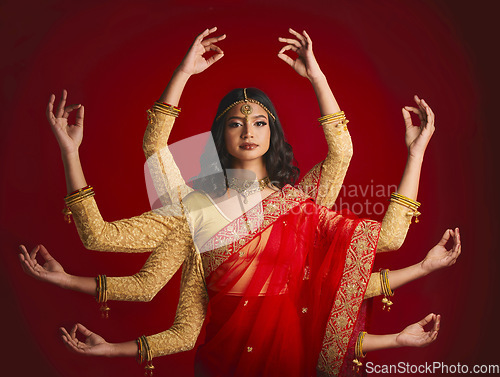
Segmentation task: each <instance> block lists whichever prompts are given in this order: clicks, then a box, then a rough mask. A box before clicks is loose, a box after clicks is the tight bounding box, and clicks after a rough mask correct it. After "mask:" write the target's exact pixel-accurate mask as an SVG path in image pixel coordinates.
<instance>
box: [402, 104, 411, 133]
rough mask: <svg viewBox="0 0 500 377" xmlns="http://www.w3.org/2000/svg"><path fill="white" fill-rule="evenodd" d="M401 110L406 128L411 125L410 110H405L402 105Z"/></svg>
mask: <svg viewBox="0 0 500 377" xmlns="http://www.w3.org/2000/svg"><path fill="white" fill-rule="evenodd" d="M401 112H402V113H403V119H404V121H405V126H406V128H410V127H413V123H412V121H411V115H410V112H409V111H408V110H406V109H405V108H404V107H403V108H402V109H401Z"/></svg>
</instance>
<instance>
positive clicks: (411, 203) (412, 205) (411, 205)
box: [389, 192, 421, 223]
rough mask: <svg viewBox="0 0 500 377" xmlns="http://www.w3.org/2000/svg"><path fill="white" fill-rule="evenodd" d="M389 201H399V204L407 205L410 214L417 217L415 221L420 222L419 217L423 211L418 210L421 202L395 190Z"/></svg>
mask: <svg viewBox="0 0 500 377" xmlns="http://www.w3.org/2000/svg"><path fill="white" fill-rule="evenodd" d="M389 201H391V202H393V203H397V204H399V205H402V206H403V207H406V208H408V209H409V210H410V212H408V213H407V215H408V216H411V217H415V223H418V222H419V219H418V217H419V216H420V215H421V213H420V212H419V211H418V207H420V203H419V202H417V201H415V200H413V199H410V198H407V197H406V196H404V195H401V194H398V193H397V192H393V193H392V194H391V198H390V199H389Z"/></svg>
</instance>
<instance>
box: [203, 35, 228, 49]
mask: <svg viewBox="0 0 500 377" xmlns="http://www.w3.org/2000/svg"><path fill="white" fill-rule="evenodd" d="M223 39H226V34H222V35H219V36H218V37H212V38H208V39H204V40H203V42H201V44H202V45H203V46H208V45H209V44H212V43H216V42H219V41H222V40H223Z"/></svg>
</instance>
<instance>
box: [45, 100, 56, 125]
mask: <svg viewBox="0 0 500 377" xmlns="http://www.w3.org/2000/svg"><path fill="white" fill-rule="evenodd" d="M55 100H56V96H55V94H51V95H50V98H49V103H48V104H47V110H46V111H45V114H46V115H47V120H48V121H49V122H51V123H52V122H53V121H54V120H55V116H54V113H53V111H54V101H55Z"/></svg>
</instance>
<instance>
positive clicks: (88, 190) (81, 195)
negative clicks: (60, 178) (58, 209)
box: [62, 186, 95, 224]
mask: <svg viewBox="0 0 500 377" xmlns="http://www.w3.org/2000/svg"><path fill="white" fill-rule="evenodd" d="M94 195H95V193H94V188H93V187H92V186H85V187H83V188H81V189H79V190H75V191H73V192H72V193H70V194H68V195H66V196H65V197H64V203H65V206H64V208H63V210H62V213H63V214H64V218H65V220H66V222H67V223H68V224H69V223H71V215H72V212H71V209H70V206H72V205H75V204H77V203H80V202H82V201H83V200H85V199H87V198H90V197H91V196H94Z"/></svg>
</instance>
